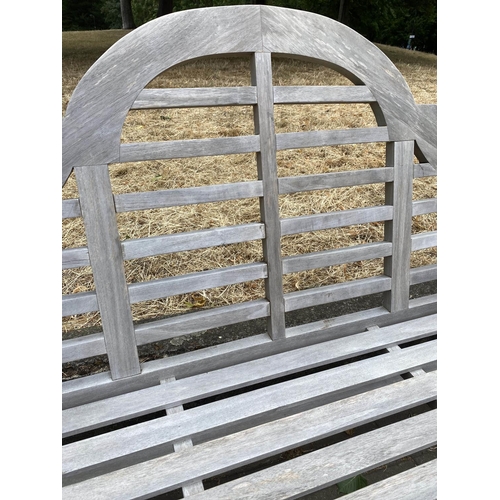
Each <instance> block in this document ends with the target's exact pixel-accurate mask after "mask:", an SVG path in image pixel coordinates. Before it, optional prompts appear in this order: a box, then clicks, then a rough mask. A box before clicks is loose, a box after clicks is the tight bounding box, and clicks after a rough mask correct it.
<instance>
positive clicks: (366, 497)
mask: <svg viewBox="0 0 500 500" xmlns="http://www.w3.org/2000/svg"><path fill="white" fill-rule="evenodd" d="M347 498H348V499H349V500H378V499H380V498H383V499H384V500H401V499H402V498H404V499H405V500H436V499H437V460H431V461H430V462H426V463H425V464H422V465H419V466H418V467H413V468H412V469H409V470H406V471H403V472H400V473H399V474H396V475H395V476H392V477H389V478H387V479H383V480H382V481H379V482H378V483H375V484H370V485H369V486H365V487H364V488H362V489H361V490H358V491H355V492H354V493H351V494H349V496H348V497H347Z"/></svg>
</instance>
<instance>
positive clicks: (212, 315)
mask: <svg viewBox="0 0 500 500" xmlns="http://www.w3.org/2000/svg"><path fill="white" fill-rule="evenodd" d="M268 314H269V302H268V301H267V300H264V299H261V300H255V301H252V302H245V303H243V304H232V305H229V306H224V307H217V308H214V309H208V310H202V311H197V312H193V313H190V314H182V315H179V316H175V317H173V318H166V319H162V320H158V321H151V322H149V323H142V324H140V325H137V326H136V328H135V337H136V341H137V345H143V344H147V343H150V342H158V341H161V340H166V339H170V338H174V337H179V336H181V335H189V334H191V333H195V332H199V331H202V330H209V329H211V328H218V327H221V326H226V325H232V324H235V323H240V322H242V321H248V320H251V319H257V318H263V317H265V316H267V315H268ZM62 344H63V353H62V360H63V363H65V362H69V361H75V360H78V359H84V358H88V357H90V356H98V355H101V354H105V353H106V346H105V344H104V336H103V335H102V333H96V334H92V335H87V336H85V337H80V338H77V339H70V340H66V341H64V342H63V343H62Z"/></svg>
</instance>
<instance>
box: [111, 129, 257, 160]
mask: <svg viewBox="0 0 500 500" xmlns="http://www.w3.org/2000/svg"><path fill="white" fill-rule="evenodd" d="M259 149H260V139H259V136H257V135H247V136H242V137H217V138H214V139H187V140H181V141H163V142H144V143H142V142H136V143H125V144H121V145H120V162H130V161H142V160H166V159H170V158H193V157H196V156H216V155H230V154H241V153H255V152H257V151H259Z"/></svg>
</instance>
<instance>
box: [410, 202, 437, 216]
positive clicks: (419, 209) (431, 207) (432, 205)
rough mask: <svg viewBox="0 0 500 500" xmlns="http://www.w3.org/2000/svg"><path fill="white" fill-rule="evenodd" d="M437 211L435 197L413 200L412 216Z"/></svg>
mask: <svg viewBox="0 0 500 500" xmlns="http://www.w3.org/2000/svg"><path fill="white" fill-rule="evenodd" d="M434 212H437V199H436V198H431V199H428V200H418V201H414V202H413V210H412V216H416V215H425V214H432V213H434Z"/></svg>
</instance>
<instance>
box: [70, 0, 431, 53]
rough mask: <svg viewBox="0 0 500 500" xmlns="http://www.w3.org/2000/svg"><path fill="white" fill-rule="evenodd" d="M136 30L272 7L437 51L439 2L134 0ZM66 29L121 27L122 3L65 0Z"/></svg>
mask: <svg viewBox="0 0 500 500" xmlns="http://www.w3.org/2000/svg"><path fill="white" fill-rule="evenodd" d="M130 3H131V7H132V16H133V20H134V23H135V25H136V26H140V25H141V24H144V23H146V22H148V21H150V20H151V19H154V18H156V17H158V16H160V15H165V14H168V13H170V12H175V11H180V10H186V9H194V8H200V7H212V6H219V5H241V4H251V3H253V4H267V5H276V6H280V7H288V8H291V9H297V10H305V11H309V12H315V13H317V14H321V15H323V16H327V17H330V18H332V19H336V20H339V13H340V11H342V17H341V19H340V21H341V22H342V23H344V24H347V25H348V26H349V27H351V28H353V29H354V30H356V31H357V32H359V33H360V34H362V35H363V36H365V37H366V38H368V39H369V40H371V41H372V42H377V43H384V44H387V45H395V46H398V47H406V46H407V42H408V39H409V36H410V35H414V38H413V39H412V40H413V46H412V48H415V47H416V48H418V50H423V51H426V52H434V53H437V0H419V1H418V2H415V0H130ZM62 11H63V12H62V14H63V15H62V21H63V23H62V24H63V30H88V29H111V28H121V27H122V19H121V13H120V0H94V1H92V0H63V2H62Z"/></svg>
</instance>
